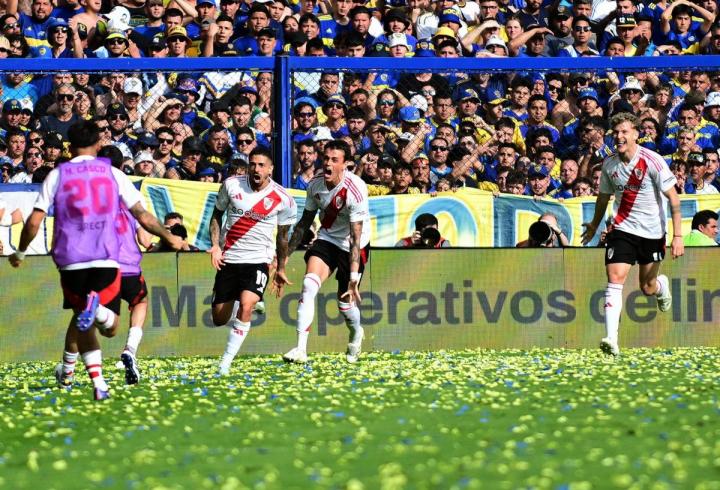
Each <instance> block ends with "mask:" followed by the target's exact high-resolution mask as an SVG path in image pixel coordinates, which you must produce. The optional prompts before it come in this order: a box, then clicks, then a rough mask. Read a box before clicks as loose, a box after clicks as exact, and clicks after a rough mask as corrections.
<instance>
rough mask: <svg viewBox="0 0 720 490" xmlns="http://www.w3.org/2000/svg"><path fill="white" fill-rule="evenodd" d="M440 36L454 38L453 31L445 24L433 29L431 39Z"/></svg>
mask: <svg viewBox="0 0 720 490" xmlns="http://www.w3.org/2000/svg"><path fill="white" fill-rule="evenodd" d="M496 24H497V22H496ZM498 25H500V24H498ZM442 36H445V37H449V38H452V39H456V37H455V31H453V30H452V29H450V28H449V27H446V26H442V27H439V28H438V30H437V31H435V34H434V35H433V39H435V38H438V37H442Z"/></svg>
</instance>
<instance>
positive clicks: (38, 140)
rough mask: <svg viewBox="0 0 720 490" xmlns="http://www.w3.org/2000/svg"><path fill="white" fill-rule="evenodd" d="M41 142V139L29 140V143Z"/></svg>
mask: <svg viewBox="0 0 720 490" xmlns="http://www.w3.org/2000/svg"><path fill="white" fill-rule="evenodd" d="M42 140H43V139H42V138H30V142H31V143H40V142H41V141H42Z"/></svg>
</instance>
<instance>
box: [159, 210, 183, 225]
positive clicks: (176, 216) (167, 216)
mask: <svg viewBox="0 0 720 490" xmlns="http://www.w3.org/2000/svg"><path fill="white" fill-rule="evenodd" d="M171 219H179V220H180V221H182V220H183V219H184V218H183V215H182V214H180V213H176V212H175V211H171V212H169V213H166V214H165V217H164V218H163V221H164V222H166V223H167V221H168V220H171Z"/></svg>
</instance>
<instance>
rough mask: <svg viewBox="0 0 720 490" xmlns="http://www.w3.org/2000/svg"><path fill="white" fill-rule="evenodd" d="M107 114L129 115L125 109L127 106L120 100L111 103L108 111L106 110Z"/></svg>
mask: <svg viewBox="0 0 720 490" xmlns="http://www.w3.org/2000/svg"><path fill="white" fill-rule="evenodd" d="M105 115H106V116H118V115H122V116H127V111H126V110H125V106H124V105H122V104H120V103H119V102H115V103H114V104H110V106H109V107H108V108H107V111H106V112H105Z"/></svg>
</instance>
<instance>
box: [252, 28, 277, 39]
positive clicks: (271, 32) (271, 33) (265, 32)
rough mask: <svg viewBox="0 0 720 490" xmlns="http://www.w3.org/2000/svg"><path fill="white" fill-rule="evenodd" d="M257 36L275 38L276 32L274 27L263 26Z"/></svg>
mask: <svg viewBox="0 0 720 490" xmlns="http://www.w3.org/2000/svg"><path fill="white" fill-rule="evenodd" d="M257 37H269V38H272V39H275V38H276V37H277V32H275V29H273V28H272V27H265V28H263V29H260V32H258V35H257Z"/></svg>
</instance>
